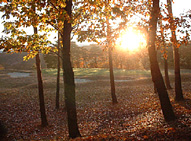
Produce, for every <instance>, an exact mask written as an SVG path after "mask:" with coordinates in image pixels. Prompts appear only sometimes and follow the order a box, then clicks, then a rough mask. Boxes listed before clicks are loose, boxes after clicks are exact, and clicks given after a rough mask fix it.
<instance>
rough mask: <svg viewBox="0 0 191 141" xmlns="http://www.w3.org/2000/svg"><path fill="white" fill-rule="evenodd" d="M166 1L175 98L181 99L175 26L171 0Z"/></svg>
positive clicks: (182, 98)
mask: <svg viewBox="0 0 191 141" xmlns="http://www.w3.org/2000/svg"><path fill="white" fill-rule="evenodd" d="M167 3H168V13H169V18H170V19H169V20H170V28H171V34H172V44H173V51H174V73H175V95H176V96H175V100H176V101H181V100H184V97H183V93H182V84H181V75H180V55H179V48H178V46H177V45H178V44H177V39H176V27H175V23H174V20H173V14H172V1H171V0H167Z"/></svg>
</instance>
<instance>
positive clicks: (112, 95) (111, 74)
mask: <svg viewBox="0 0 191 141" xmlns="http://www.w3.org/2000/svg"><path fill="white" fill-rule="evenodd" d="M107 4H109V1H107ZM108 16H109V15H107V17H106V24H107V43H108V53H109V72H110V85H111V98H112V103H113V104H117V103H118V102H117V97H116V94H115V81H114V73H113V62H112V61H113V60H112V50H111V47H112V45H111V41H110V40H111V39H110V35H111V34H110V32H111V31H110V30H111V29H110V24H109V18H108Z"/></svg>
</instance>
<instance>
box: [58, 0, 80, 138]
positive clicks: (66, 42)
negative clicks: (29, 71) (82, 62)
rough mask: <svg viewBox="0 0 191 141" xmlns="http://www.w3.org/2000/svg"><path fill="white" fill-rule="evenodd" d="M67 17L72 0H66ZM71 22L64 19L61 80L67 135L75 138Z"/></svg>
mask: <svg viewBox="0 0 191 141" xmlns="http://www.w3.org/2000/svg"><path fill="white" fill-rule="evenodd" d="M64 9H65V10H66V12H67V14H68V16H69V17H71V12H72V0H67V1H66V7H65V8H64ZM71 31H72V27H71V23H70V21H69V19H67V20H64V28H63V36H62V41H63V48H62V63H63V65H62V67H63V80H64V90H65V91H64V95H65V105H66V111H67V120H68V130H69V137H71V138H76V137H80V136H81V135H80V132H79V129H78V124H77V113H76V99H75V83H74V72H73V69H72V64H71V60H70V44H71V43H70V38H71V37H70V36H71Z"/></svg>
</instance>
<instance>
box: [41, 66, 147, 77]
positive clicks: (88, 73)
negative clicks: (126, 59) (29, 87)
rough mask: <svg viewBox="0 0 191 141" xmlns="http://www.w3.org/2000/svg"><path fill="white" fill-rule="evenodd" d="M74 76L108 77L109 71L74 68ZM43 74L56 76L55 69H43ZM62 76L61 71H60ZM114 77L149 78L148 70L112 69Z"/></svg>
mask: <svg viewBox="0 0 191 141" xmlns="http://www.w3.org/2000/svg"><path fill="white" fill-rule="evenodd" d="M73 71H74V75H75V76H109V69H106V68H74V69H73ZM42 72H43V73H44V74H48V75H56V74H57V70H56V69H43V71H42ZM61 75H62V71H61ZM114 75H115V76H128V75H145V76H150V70H126V69H114Z"/></svg>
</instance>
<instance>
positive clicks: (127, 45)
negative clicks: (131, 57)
mask: <svg viewBox="0 0 191 141" xmlns="http://www.w3.org/2000/svg"><path fill="white" fill-rule="evenodd" d="M117 45H118V46H119V48H121V49H123V50H129V51H132V52H133V51H138V50H139V49H140V47H141V46H145V45H146V39H145V37H144V35H143V33H141V32H140V31H139V30H135V29H133V28H128V29H127V30H125V31H124V32H123V33H122V34H121V36H120V37H119V38H118V40H117Z"/></svg>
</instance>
